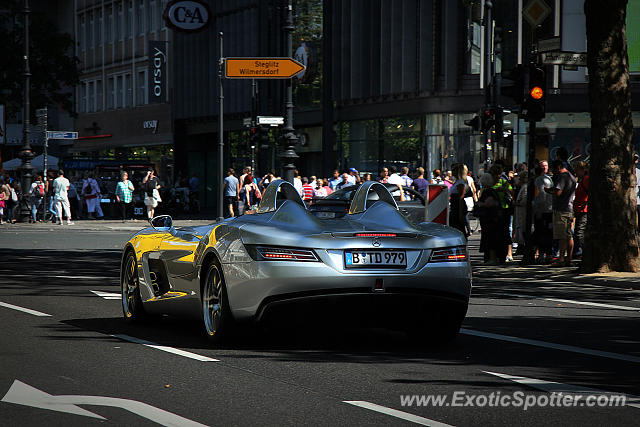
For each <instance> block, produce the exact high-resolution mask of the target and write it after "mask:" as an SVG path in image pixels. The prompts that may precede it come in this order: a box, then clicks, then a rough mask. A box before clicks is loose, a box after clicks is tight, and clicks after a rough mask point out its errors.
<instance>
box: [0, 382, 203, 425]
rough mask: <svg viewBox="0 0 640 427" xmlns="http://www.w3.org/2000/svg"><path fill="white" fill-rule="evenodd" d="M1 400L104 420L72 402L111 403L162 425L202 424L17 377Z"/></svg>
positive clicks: (134, 403) (152, 408)
mask: <svg viewBox="0 0 640 427" xmlns="http://www.w3.org/2000/svg"><path fill="white" fill-rule="evenodd" d="M2 402H8V403H15V404H18V405H25V406H32V407H35V408H42V409H48V410H51V411H60V412H67V413H71V414H76V415H84V416H86V417H92V418H98V419H101V420H106V418H104V417H102V416H100V415H97V414H94V413H93V412H89V411H86V410H84V409H82V408H79V407H77V406H76V405H96V406H111V407H114V408H122V409H124V410H126V411H129V412H132V413H134V414H136V415H139V416H141V417H143V418H146V419H148V420H151V421H153V422H156V423H158V424H160V425H163V426H173V427H175V426H187V427H206V426H205V425H204V424H200V423H198V422H195V421H192V420H190V419H188V418H184V417H181V416H179V415H176V414H174V413H171V412H169V411H165V410H164V409H160V408H156V407H155V406H151V405H148V404H146V403H142V402H138V401H137V400H129V399H120V398H117V397H106V396H81V395H60V396H54V395H51V394H49V393H46V392H44V391H42V390H38V389H37V388H35V387H31V386H30V385H28V384H25V383H23V382H21V381H18V380H14V381H13V384H12V385H11V388H10V389H9V391H8V392H7V394H5V396H4V397H3V398H2Z"/></svg>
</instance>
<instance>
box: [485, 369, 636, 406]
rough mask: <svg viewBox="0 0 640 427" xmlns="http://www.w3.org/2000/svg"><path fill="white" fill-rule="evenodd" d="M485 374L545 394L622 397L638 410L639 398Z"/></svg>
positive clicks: (534, 379) (569, 385) (497, 373)
mask: <svg viewBox="0 0 640 427" xmlns="http://www.w3.org/2000/svg"><path fill="white" fill-rule="evenodd" d="M482 372H484V373H485V374H489V375H494V376H496V377H500V378H503V379H505V380H510V381H513V382H516V383H518V384H522V385H526V386H529V387H531V388H535V389H537V390H542V391H546V392H547V393H564V394H572V395H576V394H584V395H613V394H616V395H624V396H626V402H625V403H626V406H632V407H634V408H640V397H638V396H633V395H631V394H624V393H613V392H610V391H605V390H599V389H597V388H589V387H583V386H577V385H571V384H563V383H558V382H554V381H546V380H539V379H537V378H528V377H519V376H516V375H509V374H501V373H499V372H489V371H482Z"/></svg>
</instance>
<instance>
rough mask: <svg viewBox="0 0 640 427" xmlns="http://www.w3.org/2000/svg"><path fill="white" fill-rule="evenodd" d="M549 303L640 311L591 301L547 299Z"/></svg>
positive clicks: (635, 308)
mask: <svg viewBox="0 0 640 427" xmlns="http://www.w3.org/2000/svg"><path fill="white" fill-rule="evenodd" d="M545 300H547V301H555V302H565V303H567V304H578V305H591V306H594V307H602V308H611V309H614V310H629V311H640V308H637V307H627V306H624V305H612V304H601V303H599V302H589V301H574V300H570V299H557V298H545Z"/></svg>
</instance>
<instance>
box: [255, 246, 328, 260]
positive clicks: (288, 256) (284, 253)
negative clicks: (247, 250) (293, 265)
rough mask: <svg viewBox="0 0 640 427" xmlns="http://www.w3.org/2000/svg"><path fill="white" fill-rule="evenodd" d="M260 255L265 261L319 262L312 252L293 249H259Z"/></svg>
mask: <svg viewBox="0 0 640 427" xmlns="http://www.w3.org/2000/svg"><path fill="white" fill-rule="evenodd" d="M258 253H259V254H260V256H261V257H262V259H263V260H284V261H317V260H318V258H317V257H316V254H314V253H313V251H312V250H309V249H293V248H291V249H290V248H265V247H259V248H258Z"/></svg>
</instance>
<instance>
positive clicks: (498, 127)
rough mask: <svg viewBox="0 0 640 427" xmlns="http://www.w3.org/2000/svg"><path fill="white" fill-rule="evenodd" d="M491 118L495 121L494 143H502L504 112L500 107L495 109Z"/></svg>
mask: <svg viewBox="0 0 640 427" xmlns="http://www.w3.org/2000/svg"><path fill="white" fill-rule="evenodd" d="M493 118H494V121H495V124H494V126H495V129H494V130H495V133H496V138H495V139H496V141H498V142H500V141H502V138H503V137H504V110H503V109H502V107H496V108H495V111H494V113H493Z"/></svg>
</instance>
